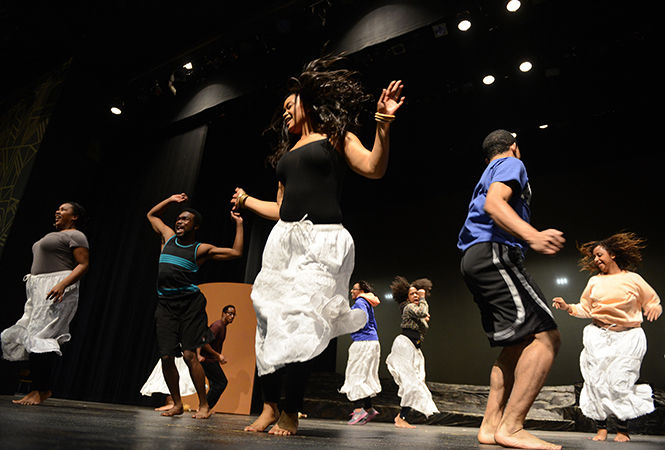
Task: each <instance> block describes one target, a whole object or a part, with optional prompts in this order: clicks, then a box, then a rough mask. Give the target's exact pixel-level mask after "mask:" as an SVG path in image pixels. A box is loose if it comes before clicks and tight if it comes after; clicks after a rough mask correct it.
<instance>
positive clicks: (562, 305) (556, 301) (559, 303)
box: [552, 297, 570, 312]
mask: <svg viewBox="0 0 665 450" xmlns="http://www.w3.org/2000/svg"><path fill="white" fill-rule="evenodd" d="M552 306H553V307H554V308H556V309H561V310H563V311H566V312H568V311H570V305H569V304H568V303H566V302H565V300H564V299H563V298H561V297H554V298H553V299H552Z"/></svg>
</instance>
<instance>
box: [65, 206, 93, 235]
mask: <svg viewBox="0 0 665 450" xmlns="http://www.w3.org/2000/svg"><path fill="white" fill-rule="evenodd" d="M63 204H67V205H71V206H72V210H73V211H74V215H75V216H76V220H75V221H74V225H75V226H76V229H77V230H81V229H83V228H84V227H85V225H86V224H87V223H88V213H87V211H86V210H85V208H84V207H83V205H81V204H80V203H78V202H63Z"/></svg>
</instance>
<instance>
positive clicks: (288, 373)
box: [259, 361, 310, 413]
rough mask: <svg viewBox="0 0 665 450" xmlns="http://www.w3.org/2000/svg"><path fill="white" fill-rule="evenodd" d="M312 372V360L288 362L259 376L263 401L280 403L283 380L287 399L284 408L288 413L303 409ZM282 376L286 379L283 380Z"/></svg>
mask: <svg viewBox="0 0 665 450" xmlns="http://www.w3.org/2000/svg"><path fill="white" fill-rule="evenodd" d="M309 372H310V362H309V361H305V362H297V363H291V364H287V365H286V366H284V367H282V368H281V369H279V370H278V371H276V372H273V373H270V374H268V375H263V376H262V377H259V383H260V384H261V391H262V393H263V401H264V402H266V403H279V400H280V397H281V394H282V382H284V390H285V391H286V392H285V395H286V401H285V402H284V407H283V410H284V412H287V413H298V412H300V411H302V405H303V399H304V398H305V384H306V383H307V378H308V377H309ZM282 377H283V378H285V380H282Z"/></svg>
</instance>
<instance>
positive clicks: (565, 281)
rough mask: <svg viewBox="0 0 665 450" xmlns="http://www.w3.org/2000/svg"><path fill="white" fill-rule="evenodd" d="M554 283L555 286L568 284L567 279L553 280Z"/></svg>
mask: <svg viewBox="0 0 665 450" xmlns="http://www.w3.org/2000/svg"><path fill="white" fill-rule="evenodd" d="M554 282H555V283H556V284H557V286H565V285H567V284H568V278H566V277H560V278H557V279H556V280H554Z"/></svg>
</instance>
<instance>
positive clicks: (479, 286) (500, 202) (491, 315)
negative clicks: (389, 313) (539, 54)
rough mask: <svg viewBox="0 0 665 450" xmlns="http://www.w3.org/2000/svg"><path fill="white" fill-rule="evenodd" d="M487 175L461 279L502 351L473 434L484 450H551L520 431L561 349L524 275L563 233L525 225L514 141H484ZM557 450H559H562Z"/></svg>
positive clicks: (470, 224)
mask: <svg viewBox="0 0 665 450" xmlns="http://www.w3.org/2000/svg"><path fill="white" fill-rule="evenodd" d="M483 152H484V154H485V158H486V159H485V160H486V162H487V168H486V169H485V171H484V172H483V174H482V176H481V177H480V181H479V182H478V184H477V185H476V188H475V189H474V192H473V196H472V198H471V203H470V204H469V213H468V215H467V218H466V221H465V222H464V226H463V227H462V230H461V231H460V234H459V241H458V243H457V246H458V248H459V249H460V250H462V251H463V252H464V254H463V256H462V262H461V266H460V268H461V272H462V276H463V277H464V281H465V282H466V285H467V286H468V288H469V290H470V291H471V293H472V294H473V298H474V301H475V302H476V304H477V305H478V307H479V308H480V312H481V317H482V323H483V328H484V330H485V333H486V334H487V337H488V338H489V341H490V345H491V346H502V347H503V350H502V351H501V353H500V355H499V357H498V359H497V361H496V362H495V363H494V365H493V367H492V371H491V373H490V393H489V397H488V400H487V407H486V409H485V415H484V417H483V422H482V424H481V426H480V430H479V432H478V441H479V442H480V443H481V444H500V445H503V446H505V447H519V448H556V446H554V444H550V443H548V442H545V441H543V440H541V439H538V438H537V437H535V436H533V435H532V434H530V433H528V432H527V431H525V430H524V427H523V425H524V419H525V417H526V414H527V412H528V411H529V409H530V408H531V405H532V404H533V401H534V400H535V398H536V396H537V395H538V392H540V389H541V388H542V386H543V384H544V383H545V378H546V377H547V374H548V373H549V371H550V368H551V367H552V362H553V361H554V357H555V356H556V354H557V351H558V349H559V342H560V337H559V331H558V330H557V326H556V323H555V322H554V319H553V317H552V312H551V311H550V309H549V307H548V306H547V303H546V302H545V297H544V295H543V294H542V292H541V290H540V288H539V287H538V286H537V285H536V284H535V283H534V282H533V280H531V277H530V276H529V274H528V273H527V272H526V270H525V269H524V265H523V257H524V252H525V251H526V249H527V247H531V248H532V249H533V250H535V251H537V252H539V253H543V254H548V255H553V254H555V253H557V252H558V251H559V250H560V249H561V248H562V247H563V244H564V242H565V239H564V238H563V233H562V232H560V231H558V230H554V229H547V230H544V231H538V230H537V229H535V228H534V227H533V226H531V225H530V223H529V220H530V206H529V205H530V201H531V187H530V186H529V177H528V176H527V173H526V169H525V168H524V164H522V161H521V160H520V157H521V155H520V150H519V147H518V146H517V142H516V141H515V137H514V136H513V135H512V134H511V133H509V132H508V131H506V130H495V131H493V132H492V133H490V134H489V135H488V136H487V137H486V138H485V140H484V141H483ZM559 448H560V447H559Z"/></svg>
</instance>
